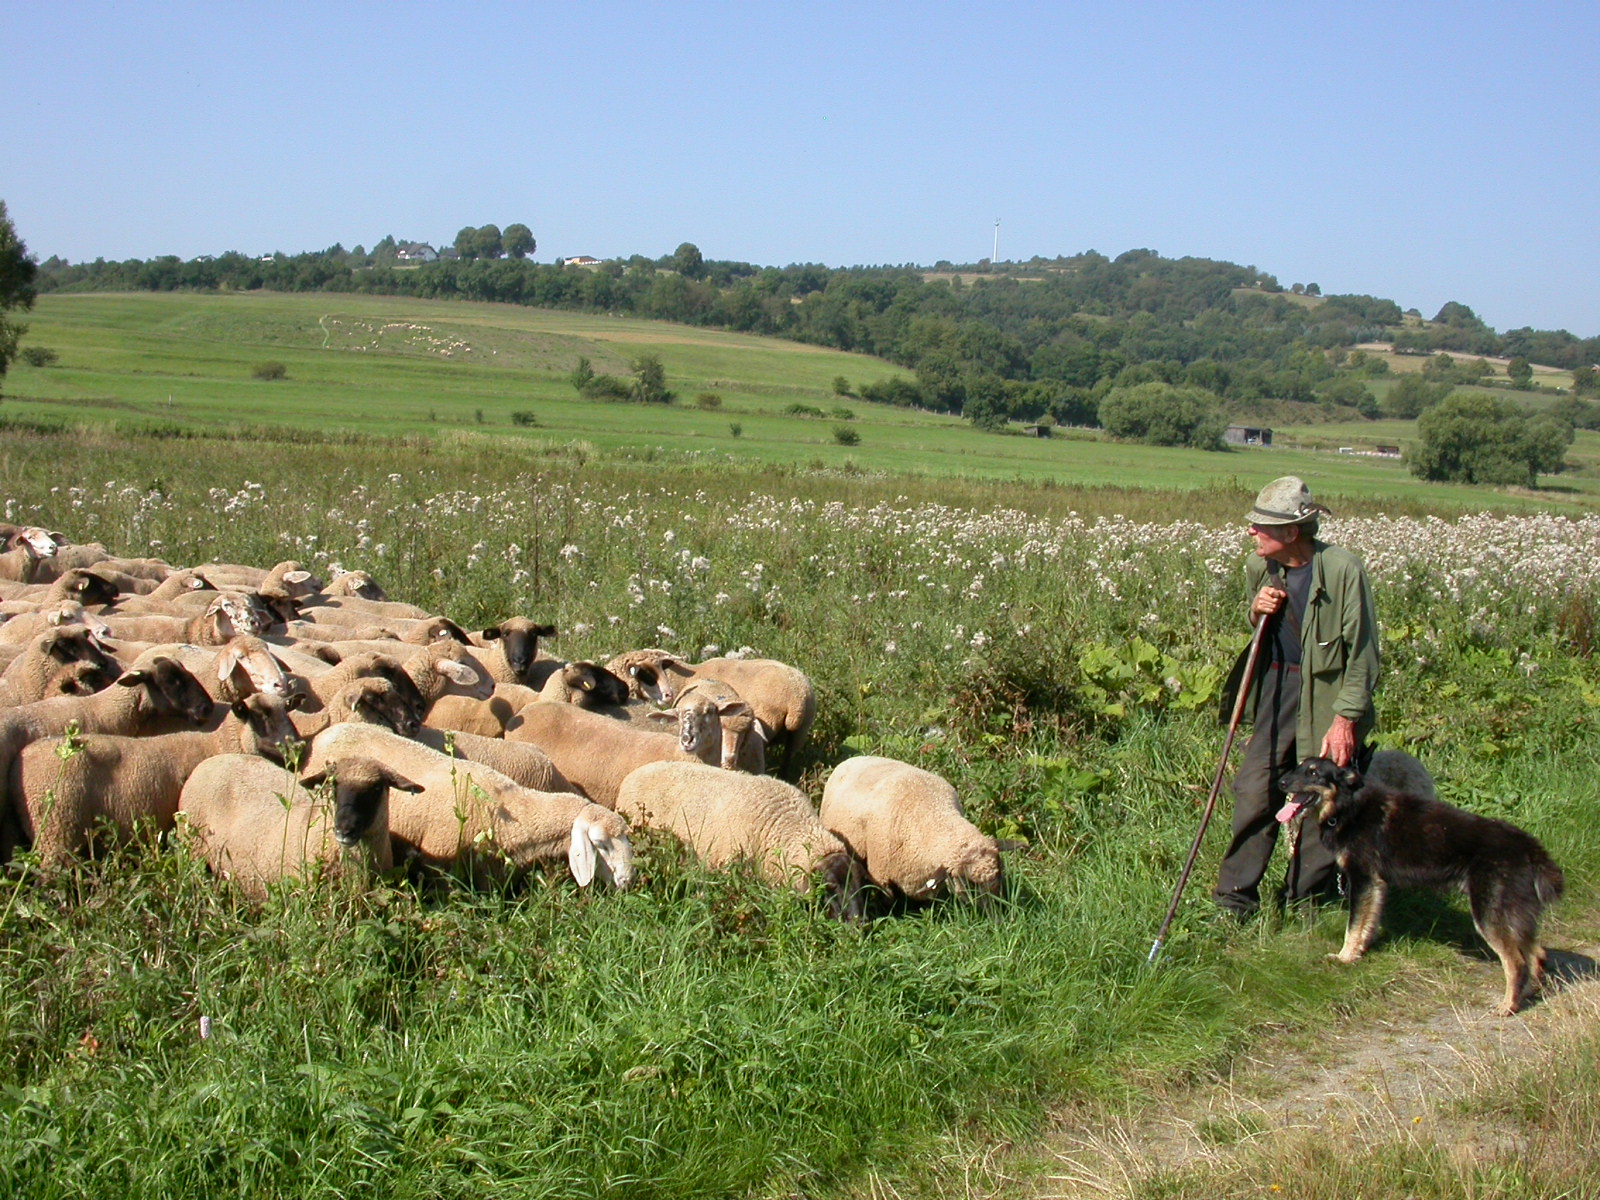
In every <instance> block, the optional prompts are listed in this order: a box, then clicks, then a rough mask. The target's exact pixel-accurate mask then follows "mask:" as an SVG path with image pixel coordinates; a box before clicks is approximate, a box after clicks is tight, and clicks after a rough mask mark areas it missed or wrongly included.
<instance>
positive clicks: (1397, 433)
mask: <svg viewBox="0 0 1600 1200" xmlns="http://www.w3.org/2000/svg"><path fill="white" fill-rule="evenodd" d="M30 324H31V326H32V332H31V335H30V341H36V342H38V343H39V344H43V345H47V346H50V347H52V348H54V349H55V350H56V351H57V353H58V354H59V360H58V361H57V362H56V363H55V364H54V365H52V366H49V367H46V368H37V367H32V366H29V365H27V364H26V363H23V362H19V363H18V364H17V365H16V366H15V367H14V368H13V369H12V372H11V374H10V375H9V376H8V377H7V393H6V397H5V400H4V402H3V404H0V419H5V420H10V421H13V422H22V423H44V424H46V425H56V426H58V425H61V424H78V423H87V424H95V425H107V424H110V425H113V426H115V427H117V428H120V429H125V430H128V431H130V432H137V431H152V430H153V431H156V432H158V433H162V434H165V435H167V436H185V437H186V436H193V435H209V436H221V437H244V438H250V439H267V440H282V439H284V438H294V439H297V440H306V441H318V440H321V441H328V440H349V439H351V438H376V439H387V438H428V439H432V438H435V437H440V436H443V437H449V438H468V439H474V438H479V437H484V438H490V439H495V440H502V441H506V442H508V443H509V444H510V445H511V446H524V447H526V448H527V450H528V452H529V453H531V454H536V455H540V456H560V457H564V458H574V457H575V458H579V459H582V458H584V457H595V456H602V457H613V458H616V457H632V458H658V457H659V458H672V459H678V460H683V461H708V462H725V463H741V464H745V465H748V466H754V467H758V468H759V467H763V466H767V467H777V468H782V469H805V470H809V471H826V472H838V473H845V474H854V475H866V474H872V475H875V476H885V477H889V476H901V477H909V476H922V477H927V478H933V479H947V480H953V479H965V480H1029V481H1038V482H1047V483H1049V484H1051V485H1079V486H1088V487H1117V488H1139V487H1144V488H1157V489H1161V490H1162V491H1165V492H1172V491H1190V490H1192V489H1205V488H1209V487H1214V486H1217V485H1226V484H1228V483H1230V482H1231V481H1236V480H1237V479H1238V478H1240V477H1253V476H1255V475H1265V476H1270V475H1274V474H1282V473H1285V472H1298V473H1301V474H1305V475H1308V476H1313V477H1316V478H1318V479H1320V480H1324V481H1326V482H1325V483H1324V485H1323V486H1324V488H1325V489H1327V490H1329V491H1330V492H1331V494H1332V495H1334V496H1336V497H1339V498H1340V499H1341V500H1342V501H1344V502H1345V503H1346V504H1347V505H1348V504H1349V503H1351V502H1354V503H1357V504H1360V503H1364V502H1365V501H1366V500H1367V498H1373V499H1376V498H1378V497H1383V498H1385V502H1386V503H1389V504H1395V503H1398V504H1400V505H1402V506H1408V507H1409V506H1415V507H1416V508H1417V509H1418V510H1419V511H1420V510H1422V509H1428V510H1431V511H1438V510H1441V509H1442V510H1447V511H1451V510H1454V511H1467V510H1474V509H1481V508H1496V509H1504V508H1508V507H1510V508H1521V507H1549V506H1567V505H1579V506H1583V507H1588V506H1590V505H1591V504H1594V503H1600V470H1597V469H1596V463H1597V462H1600V434H1594V433H1589V432H1587V431H1585V432H1582V433H1580V435H1579V440H1578V442H1577V444H1576V445H1575V446H1574V449H1573V452H1572V454H1571V456H1570V458H1571V461H1572V463H1573V464H1574V466H1575V467H1576V468H1577V469H1576V470H1575V471H1571V472H1568V473H1567V474H1565V475H1563V476H1561V477H1560V484H1561V486H1560V488H1559V489H1558V490H1548V489H1547V490H1544V491H1542V492H1541V493H1540V495H1538V496H1517V495H1511V494H1505V493H1495V492H1490V491H1487V490H1485V489H1481V488H1470V487H1464V486H1445V485H1439V484H1427V483H1423V482H1421V481H1419V480H1416V479H1414V478H1412V477H1411V476H1410V475H1409V474H1408V473H1407V472H1406V470H1405V467H1404V464H1403V463H1401V462H1400V461H1399V460H1396V459H1382V458H1373V457H1367V456H1361V455H1344V454H1338V453H1328V451H1337V450H1338V449H1339V448H1340V447H1342V446H1351V447H1355V448H1362V447H1366V448H1371V447H1372V446H1373V445H1376V444H1400V445H1404V444H1406V443H1407V442H1409V440H1410V439H1411V437H1412V436H1413V432H1414V424H1415V423H1414V422H1410V421H1371V420H1364V419H1362V418H1360V417H1359V416H1357V415H1356V414H1355V413H1354V412H1353V411H1352V410H1348V409H1347V410H1344V411H1345V413H1346V416H1347V419H1346V420H1345V421H1343V422H1341V423H1337V424H1328V423H1326V422H1327V419H1328V416H1329V415H1330V414H1327V413H1323V412H1321V411H1320V410H1319V409H1317V408H1316V406H1311V405H1304V406H1298V407H1299V408H1300V409H1301V410H1302V411H1304V410H1311V411H1313V412H1315V413H1316V414H1317V415H1318V418H1319V420H1320V421H1321V422H1323V423H1320V424H1316V425H1303V426H1292V427H1283V426H1280V428H1279V432H1278V435H1277V436H1276V438H1275V441H1274V445H1273V446H1272V447H1270V448H1265V449H1263V448H1259V447H1241V448H1236V449H1234V450H1231V451H1229V452H1226V453H1203V452H1197V451H1193V450H1187V449H1182V448H1176V447H1159V446H1143V445H1136V444H1130V443H1120V442H1114V441H1111V440H1109V439H1107V438H1105V437H1104V436H1103V435H1102V434H1100V433H1099V432H1098V431H1096V430H1092V429H1057V430H1056V431H1055V436H1054V437H1051V438H1048V439H1041V438H1036V437H1025V436H1021V435H1020V431H1018V430H1012V431H1011V432H1012V436H996V435H995V434H993V433H988V432H982V431H979V430H977V429H974V428H973V427H972V425H971V424H970V423H969V422H966V421H963V420H960V419H959V418H957V417H956V416H954V415H953V414H948V413H938V412H929V411H925V410H923V409H920V408H915V407H899V406H896V405H893V404H884V403H874V402H871V401H867V400H863V399H861V398H860V397H859V395H856V396H841V395H839V394H836V393H835V392H834V390H833V389H834V381H835V380H836V379H837V378H839V377H841V376H842V377H844V378H845V379H846V380H847V381H848V382H849V386H850V388H851V389H852V391H855V392H860V391H870V390H872V388H873V386H874V385H877V386H883V385H885V384H895V383H896V382H899V383H904V384H909V383H910V382H911V381H912V378H913V377H912V376H911V375H910V374H909V373H908V372H905V371H903V370H901V369H899V368H896V367H895V366H893V365H892V364H889V363H886V362H884V361H883V360H881V359H875V358H870V357H868V356H865V355H861V354H848V353H844V352H840V351H834V350H829V349H825V348H822V347H818V346H815V345H809V344H805V343H798V342H792V341H786V340H783V339H778V338H771V337H757V336H753V335H749V334H735V333H729V332H726V331H722V330H712V329H705V328H702V327H695V326H685V325H679V324H672V323H667V322H660V321H645V320H639V319H629V318H621V317H607V316H600V315H593V314H576V313H565V312H559V311H552V310H548V309H535V308H528V307H523V306H516V305H505V304H482V303H474V302H464V301H454V302H447V301H432V302H427V301H417V300H413V299H408V298H404V297H379V296H371V297H368V296H327V295H324V294H320V293H318V294H310V295H280V294H274V293H249V294H238V293H222V294H213V295H207V294H201V293H135V294H123V295H107V294H71V295H59V294H49V295H45V296H42V297H40V299H39V302H38V305H37V307H36V309H35V310H34V312H32V313H31V314H30ZM641 354H652V355H655V356H657V357H658V358H659V359H660V361H661V363H662V364H663V367H664V370H665V375H666V383H667V386H668V387H669V388H670V389H671V390H672V391H674V392H675V393H676V394H677V399H676V400H675V401H674V402H673V403H672V404H670V405H659V404H657V405H641V404H633V403H606V402H600V401H596V400H592V399H585V398H583V397H581V396H580V395H579V394H578V393H577V391H575V390H574V388H573V386H572V384H571V382H570V380H569V374H570V372H571V370H572V368H573V367H574V365H576V363H577V362H578V361H579V359H580V358H587V359H589V361H590V362H591V364H592V365H593V367H594V369H595V370H596V371H598V372H601V373H613V374H616V373H621V375H622V376H623V377H626V373H627V371H628V364H629V362H630V361H631V360H633V359H635V358H637V357H638V356H639V355H641ZM267 362H274V363H280V364H282V366H283V367H284V371H285V378H282V379H277V380H272V381H266V380H261V379H257V378H255V377H254V371H255V368H256V367H258V366H260V365H262V364H263V363H267ZM702 395H710V396H714V397H715V398H716V399H715V402H714V403H715V407H702V404H710V403H713V402H712V401H709V400H707V401H701V400H700V399H699V397H701V396H702ZM841 438H843V439H844V440H841ZM850 439H854V441H853V443H852V442H851V441H850Z"/></svg>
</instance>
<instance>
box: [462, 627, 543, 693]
mask: <svg viewBox="0 0 1600 1200" xmlns="http://www.w3.org/2000/svg"><path fill="white" fill-rule="evenodd" d="M555 635H556V627H555V626H554V625H540V624H537V623H535V622H534V621H532V620H530V619H529V618H527V617H507V618H506V619H505V620H504V621H501V622H500V624H498V625H491V626H490V627H489V628H487V629H485V630H483V631H482V632H481V633H480V634H479V635H478V636H477V638H475V639H474V642H475V643H478V644H487V643H489V642H494V643H496V644H497V645H498V646H499V649H500V653H499V654H492V655H489V656H488V660H487V661H488V666H489V673H490V674H491V675H493V676H494V680H495V682H496V683H520V684H522V685H523V686H524V687H531V688H533V689H534V690H535V691H538V690H539V689H540V688H542V687H543V686H544V685H545V681H546V680H547V679H548V678H549V677H550V672H552V671H555V670H558V669H559V668H560V667H561V666H562V665H563V664H562V662H561V660H560V659H558V658H550V657H549V656H544V657H540V654H539V639H540V638H551V637H555Z"/></svg>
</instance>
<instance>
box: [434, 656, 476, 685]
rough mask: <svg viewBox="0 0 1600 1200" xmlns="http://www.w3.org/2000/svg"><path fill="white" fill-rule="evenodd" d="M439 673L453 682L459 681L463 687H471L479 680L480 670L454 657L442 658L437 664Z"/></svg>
mask: <svg viewBox="0 0 1600 1200" xmlns="http://www.w3.org/2000/svg"><path fill="white" fill-rule="evenodd" d="M435 665H436V666H437V668H438V671H439V674H441V675H443V676H444V677H445V678H446V679H448V680H449V681H450V682H451V683H458V684H460V685H461V686H462V687H471V686H472V685H473V684H475V683H477V682H478V672H477V671H475V670H474V669H473V668H472V667H470V666H468V665H467V664H466V663H460V662H456V660H455V659H453V658H441V659H440V660H439V661H438V663H436V664H435Z"/></svg>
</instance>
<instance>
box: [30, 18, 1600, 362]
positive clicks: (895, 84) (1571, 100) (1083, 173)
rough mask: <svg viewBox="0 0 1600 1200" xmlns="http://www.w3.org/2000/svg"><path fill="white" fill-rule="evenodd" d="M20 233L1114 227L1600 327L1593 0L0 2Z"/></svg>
mask: <svg viewBox="0 0 1600 1200" xmlns="http://www.w3.org/2000/svg"><path fill="white" fill-rule="evenodd" d="M0 44H3V45H4V48H5V53H4V56H3V60H4V65H3V67H0V199H3V200H4V201H5V202H6V203H7V205H8V207H9V208H10V212H11V217H12V220H13V222H14V223H15V224H16V226H17V232H18V233H19V235H21V237H22V238H23V239H24V240H25V241H26V242H27V244H28V247H29V249H30V250H31V251H32V252H33V253H34V254H36V255H37V256H38V257H39V258H41V259H43V258H46V257H48V256H49V255H51V254H58V255H60V256H62V257H64V258H68V259H71V260H72V261H75V262H76V261H81V260H85V259H93V258H95V257H99V256H104V257H106V258H112V259H120V258H133V257H138V258H147V257H151V256H154V255H158V254H177V255H180V256H182V257H184V258H189V257H193V256H194V255H197V254H215V253H220V252H222V251H225V250H230V249H233V250H242V251H245V252H249V253H267V252H271V251H275V250H282V251H285V252H289V253H293V252H297V251H302V250H320V249H323V248H325V247H327V246H331V245H332V244H334V243H335V242H339V243H342V244H343V245H344V246H345V247H346V248H353V247H354V246H356V245H357V244H361V245H364V246H368V247H370V246H371V245H372V244H373V243H374V242H375V241H377V240H378V239H379V238H381V237H383V236H384V235H385V234H394V235H395V236H396V237H398V238H400V239H402V240H418V241H431V242H434V243H436V244H438V243H445V242H449V241H451V240H452V239H453V238H454V236H455V234H456V231H457V230H458V229H460V228H461V227H462V226H465V225H484V224H489V223H491V222H492V223H494V224H497V225H500V226H505V225H508V224H511V223H513V222H518V221H520V222H522V223H524V224H526V225H528V226H529V227H530V228H531V229H532V230H533V232H534V236H535V237H536V238H537V239H538V243H539V245H538V250H537V251H536V253H535V257H536V258H538V259H539V260H541V261H546V262H548V261H550V260H552V259H554V258H555V257H557V256H566V255H574V254H593V255H596V256H598V257H609V256H626V255H629V254H636V253H638V254H647V255H651V256H658V255H662V254H667V253H670V252H671V251H672V250H673V249H674V248H675V247H676V246H677V245H678V244H679V243H680V242H684V241H690V242H694V243H695V244H696V245H698V246H699V247H700V249H701V251H702V252H703V253H704V254H705V256H706V257H707V258H725V259H740V260H744V261H748V262H753V263H758V264H762V265H767V264H775V265H783V264H786V263H791V262H821V263H826V264H828V265H830V266H844V265H854V264H861V263H907V262H911V263H920V264H929V265H931V264H932V263H934V262H936V261H937V260H939V259H951V260H953V261H957V262H960V261H974V260H976V259H979V258H983V257H987V256H988V255H989V253H990V251H991V249H992V247H993V241H994V233H995V229H994V223H995V221H996V219H997V218H998V219H999V220H1000V221H1001V226H1000V257H1001V258H1002V259H1026V258H1028V257H1030V256H1032V255H1035V254H1039V255H1044V256H1046V257H1053V256H1055V255H1057V254H1075V253H1078V252H1081V251H1084V250H1090V249H1093V250H1098V251H1100V252H1101V253H1103V254H1107V255H1111V256H1113V257H1114V256H1116V255H1117V254H1120V253H1122V252H1123V251H1124V250H1128V249H1134V248H1140V247H1145V248H1149V249H1152V250H1156V251H1158V252H1160V253H1161V254H1164V255H1167V256H1169V257H1180V256H1183V255H1194V256H1198V257H1204V258H1216V259H1228V260H1230V261H1233V262H1239V263H1244V264H1250V265H1254V266H1257V267H1259V268H1261V269H1262V270H1265V271H1270V272H1272V273H1273V274H1274V275H1276V276H1277V277H1278V279H1279V280H1280V281H1281V282H1282V283H1283V284H1284V285H1285V286H1288V285H1289V284H1291V283H1296V282H1304V283H1309V282H1315V283H1318V284H1319V285H1320V286H1321V287H1322V289H1323V291H1324V292H1366V293H1371V294H1374V295H1378V296H1383V297H1387V298H1389V299H1392V300H1396V301H1398V302H1399V304H1400V305H1401V307H1402V308H1411V307H1415V308H1418V309H1420V310H1421V311H1422V313H1423V315H1425V316H1432V315H1433V314H1434V313H1435V312H1436V311H1438V309H1439V307H1440V306H1441V305H1442V304H1443V303H1444V302H1445V301H1448V300H1459V301H1461V302H1462V303H1465V304H1468V305H1471V306H1472V308H1473V309H1474V310H1476V311H1477V313H1478V314H1479V315H1480V316H1481V317H1483V318H1484V319H1485V320H1486V321H1488V322H1489V324H1491V325H1493V326H1494V327H1495V328H1497V329H1500V330H1505V329H1509V328H1514V327H1516V326H1520V325H1533V326H1535V327H1536V328H1541V329H1557V328H1564V329H1569V330H1571V331H1572V332H1573V333H1576V334H1578V335H1579V336H1583V337H1588V336H1593V335H1596V334H1600V228H1597V218H1600V162H1597V158H1600V3H1595V0H1583V2H1574V3H1540V2H1537V0H1535V2H1532V3H1503V4H1495V3H1485V2H1480V0H1458V2H1455V3H1420V2H1416V0H1392V2H1390V3H1381V4H1374V3H1367V2H1365V0H1346V2H1345V3H1339V4H1297V3H1290V4H1285V3H1282V2H1281V0H1280V2H1275V3H1263V4H1240V3H1226V2H1222V3H1140V2H1138V0H1121V2H1117V0H1105V2H1102V0H1088V2H1083V3H1072V2H1070V0H1057V2H1055V3H1038V4H1021V3H1008V2H1006V0H992V2H991V3H988V4H976V3H970V2H969V3H962V4H950V3H943V2H941V0H918V2H916V3H910V2H908V3H896V4H890V3H876V2H874V0H850V2H846V3H834V2H831V0H812V2H809V3H773V2H770V0H746V2H744V3H693V2H680V3H671V2H668V3H653V4H652V3H642V2H622V0H615V2H607V0H601V2H592V0H566V2H564V3H559V4H556V3H534V2H528V3H520V4H490V3H468V2H462V3H456V4H432V5H425V4H406V3H394V2H389V3H383V4H364V3H340V2H339V0H323V2H322V3H318V4H301V3H295V2H292V0H278V2H275V3H241V2H231V0H222V2H220V3H219V2H217V0H207V2H206V3H193V4H190V3H168V2H164V0H141V2H131V0H130V2H126V3H119V4H111V3H103V2H81V0H75V2H71V3H55V2H38V0H0Z"/></svg>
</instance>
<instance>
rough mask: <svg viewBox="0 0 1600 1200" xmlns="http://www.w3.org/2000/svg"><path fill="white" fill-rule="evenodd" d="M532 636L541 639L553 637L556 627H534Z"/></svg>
mask: <svg viewBox="0 0 1600 1200" xmlns="http://www.w3.org/2000/svg"><path fill="white" fill-rule="evenodd" d="M533 636H534V637H542V638H546V637H555V636H556V627H555V626H554V625H535V626H534V627H533Z"/></svg>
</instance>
